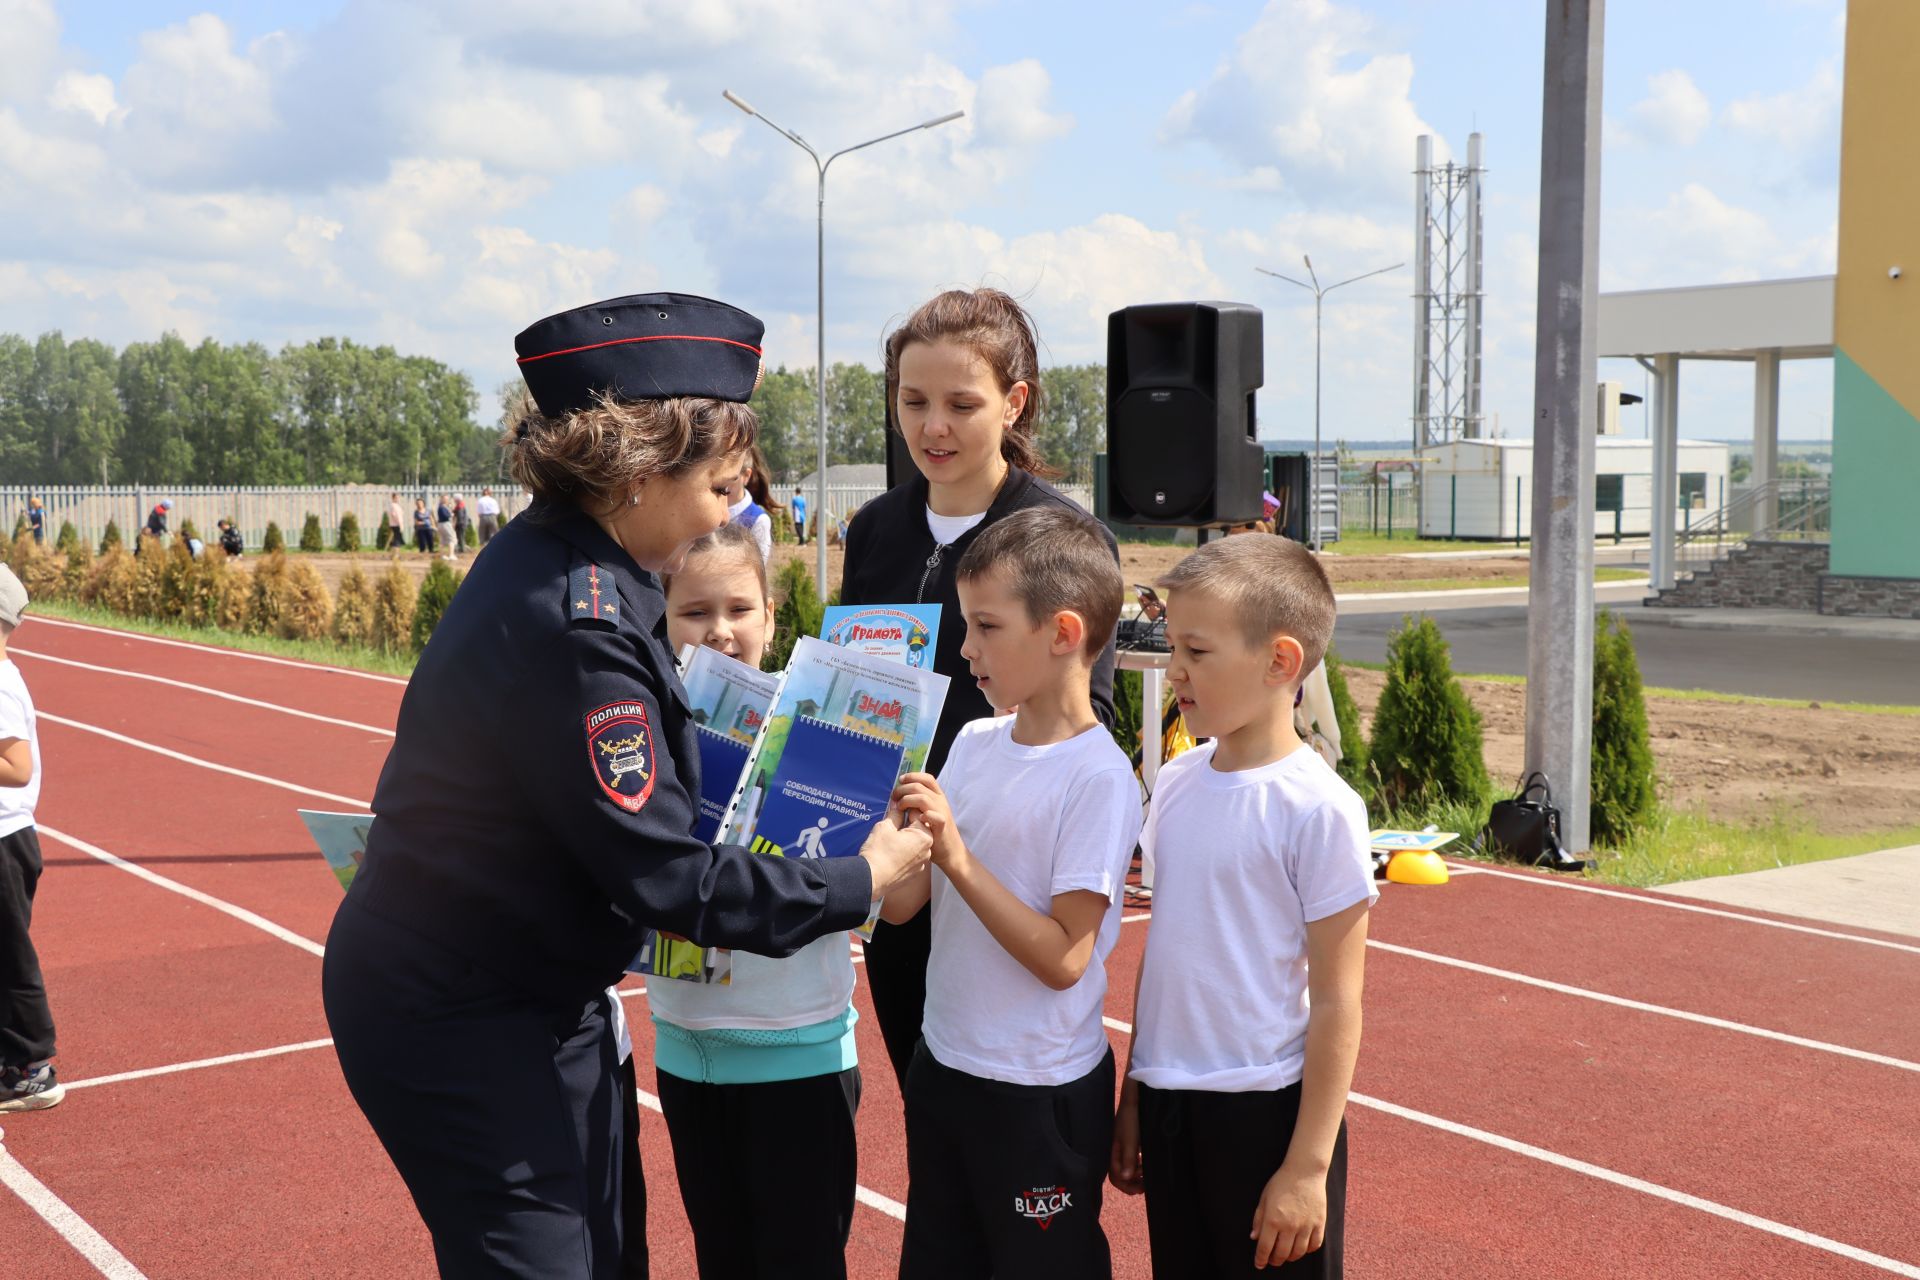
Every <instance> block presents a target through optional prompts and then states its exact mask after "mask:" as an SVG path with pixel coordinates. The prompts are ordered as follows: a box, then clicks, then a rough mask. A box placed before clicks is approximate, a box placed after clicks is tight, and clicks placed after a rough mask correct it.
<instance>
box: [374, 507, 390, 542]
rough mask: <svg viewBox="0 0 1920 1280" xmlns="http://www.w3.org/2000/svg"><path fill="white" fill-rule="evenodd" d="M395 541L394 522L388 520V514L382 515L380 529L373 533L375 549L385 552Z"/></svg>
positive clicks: (383, 513)
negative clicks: (388, 545) (389, 544)
mask: <svg viewBox="0 0 1920 1280" xmlns="http://www.w3.org/2000/svg"><path fill="white" fill-rule="evenodd" d="M392 541H393V522H392V521H390V520H388V519H387V513H386V512H384V511H382V512H381V513H380V527H379V528H378V529H375V530H374V531H373V549H374V550H375V551H385V550H386V549H387V544H388V543H390V542H392Z"/></svg>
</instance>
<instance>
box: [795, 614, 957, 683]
mask: <svg viewBox="0 0 1920 1280" xmlns="http://www.w3.org/2000/svg"><path fill="white" fill-rule="evenodd" d="M939 635H940V606H939V605H937V604H836V605H829V606H828V608H827V611H826V613H825V614H824V615H822V617H821V620H820V638H821V639H822V640H825V641H826V642H827V643H828V644H831V645H838V646H839V647H840V648H842V649H852V650H855V651H856V652H859V653H870V654H872V655H874V656H875V657H878V658H892V659H894V660H895V661H898V662H904V663H906V664H907V665H908V666H910V667H918V668H920V669H921V670H926V671H930V670H932V669H933V646H934V641H935V640H936V639H937V638H938V637H939Z"/></svg>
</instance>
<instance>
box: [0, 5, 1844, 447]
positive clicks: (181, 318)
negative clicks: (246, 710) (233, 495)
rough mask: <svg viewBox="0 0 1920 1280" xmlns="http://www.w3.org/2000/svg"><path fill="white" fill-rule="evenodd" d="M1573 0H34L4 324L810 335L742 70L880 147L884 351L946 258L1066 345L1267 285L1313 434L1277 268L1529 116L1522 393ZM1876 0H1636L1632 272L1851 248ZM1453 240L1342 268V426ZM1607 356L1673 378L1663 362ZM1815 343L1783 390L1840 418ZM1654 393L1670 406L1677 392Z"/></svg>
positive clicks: (1380, 234) (1268, 408)
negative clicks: (1447, 152) (1413, 262)
mask: <svg viewBox="0 0 1920 1280" xmlns="http://www.w3.org/2000/svg"><path fill="white" fill-rule="evenodd" d="M1542 12H1543V6H1542V4H1541V3H1538V2H1537V0H1454V2H1452V3H1441V2H1440V0H1346V2H1343V3H1334V2H1332V0H1273V2H1272V3H1268V4H1259V3H1233V4H1228V3H1219V4H1193V5H1187V6H1180V5H1177V4H1099V5H1095V4H1083V3H1056V4H1045V5H1035V4H1016V3H991V2H988V0H975V2H971V3H945V2H939V0H934V2H928V0H923V2H922V3H917V4H912V5H906V4H891V3H885V2H875V3H859V4H854V3H846V2H842V0H702V2H701V3H698V4H694V5H687V4H683V3H655V2H653V0H648V2H646V3H634V2H621V0H547V3H544V4H541V5H538V6H529V5H525V4H520V3H515V2H513V0H465V2H464V3H456V2H454V0H381V2H379V3H373V2H371V0H366V2H363V0H351V2H348V3H337V4H326V3H306V4H287V3H213V4H206V3H202V4H177V3H172V0H143V2H142V3H105V2H100V3H83V2H78V0H75V2H70V3H54V2H53V0H0V65H5V66H8V67H9V68H10V69H12V71H13V74H10V75H9V77H8V78H7V81H6V82H5V83H4V84H0V330H5V331H13V332H23V333H28V334H35V333H39V332H41V331H43V330H46V329H50V328H59V329H62V330H64V331H65V332H67V333H68V334H69V335H70V336H74V335H81V334H87V335H92V336H97V337H100V338H103V339H106V340H108V341H111V342H115V343H125V342H129V341H134V340H138V339H143V338H149V337H152V336H154V335H155V334H157V333H158V332H160V331H162V330H164V329H167V328H174V329H178V330H179V331H180V332H181V333H182V334H183V335H185V336H186V337H188V338H189V339H194V340H197V339H198V338H200V337H203V336H206V335H213V336H216V337H218V338H220V339H221V340H223V341H241V340H258V341H261V342H264V343H267V344H269V345H278V344H279V343H282V342H285V341H298V340H302V339H305V338H308V337H312V336H315V335H318V334H323V333H341V334H346V335H349V336H352V337H354V338H355V339H357V340H361V341H367V342H391V343H393V344H394V345H396V346H398V347H401V348H402V349H404V350H410V351H420V352H424V353H427V354H431V355H434V356H437V357H439V358H441V359H445V360H447V361H449V362H451V363H454V364H456V365H457V366H459V367H461V368H463V369H466V370H468V371H469V372H470V373H472V375H473V376H474V378H475V381H476V383H477V384H478V385H479V386H481V387H482V388H483V389H484V390H486V391H487V392H488V393H489V394H488V397H487V400H488V403H487V404H486V405H485V406H484V407H483V413H488V414H490V413H491V412H492V403H491V391H492V389H493V388H494V387H496V386H498V385H499V384H500V383H501V382H502V381H504V380H505V379H507V378H510V377H511V376H513V365H512V358H511V340H512V336H513V334H514V332H516V331H517V330H518V329H519V328H521V327H522V326H524V325H525V324H526V323H528V322H529V321H531V320H533V319H535V318H537V317H539V316H540V315H543V314H546V313H547V312H550V311H553V310H557V309H560V308H563V307H566V306H571V305H575V304H578V303H582V302H587V301H591V300H593V299H595V298H599V297H605V296H610V295H614V294H619V293H628V292H636V291H643V290H649V289H656V288H674V289H682V290H687V291H692V292H703V293H710V294H713V295H715V296H719V297H723V298H725V299H727V300H728V301H731V302H735V303H738V304H740V305H742V306H745V307H747V308H748V309H750V310H752V311H754V312H756V313H757V314H759V315H761V316H762V317H764V318H765V319H766V320H767V323H768V343H769V358H770V359H771V360H773V361H774V362H776V363H779V362H784V363H787V364H790V365H804V364H811V363H812V360H813V350H814V321H813V314H814V260H813V235H814V227H813V194H814V191H813V187H814V180H813V172H812V168H811V165H810V163H809V162H808V161H807V160H806V159H805V157H804V156H802V155H801V154H800V153H799V152H798V150H797V149H796V148H794V147H793V146H792V145H791V144H790V143H788V142H786V141H784V140H782V139H781V138H779V137H778V136H776V135H775V134H773V133H772V132H771V131H770V130H768V129H767V128H765V126H764V125H763V124H761V123H760V122H758V121H754V120H750V119H748V118H747V117H745V116H743V115H741V114H740V113H739V112H737V111H735V110H734V109H733V108H732V107H731V106H729V105H728V104H726V103H725V102H724V101H722V99H721V97H720V90H721V89H722V88H723V87H731V88H732V89H734V90H735V91H736V92H737V93H739V94H740V95H741V96H742V97H744V98H746V99H747V100H748V101H749V102H751V103H753V104H754V105H755V106H756V107H757V108H759V109H760V110H762V111H764V112H766V113H767V115H769V116H770V117H772V118H774V119H777V120H779V121H780V122H781V123H782V124H784V125H786V126H787V127H789V128H791V129H794V130H796V131H798V132H800V133H802V134H805V135H806V136H807V137H808V138H809V139H810V140H812V141H814V142H816V143H819V144H821V145H822V146H823V147H825V148H828V149H831V148H836V147H839V146H844V145H847V144H848V143H851V142H855V141H859V140H861V139H863V138H867V137H871V136H873V135H874V134H877V133H882V132H886V131H887V130H890V129H893V128H897V127H901V126H903V125H908V124H911V123H914V122H916V121H918V120H921V119H925V118H928V117H931V116H934V115H939V114H942V113H944V112H946V111H948V110H953V109H956V108H958V109H965V110H966V111H967V112H968V115H967V118H966V119H965V120H964V121H962V122H960V123H957V124H953V125H948V126H945V127H943V128H942V129H939V130H935V131H931V132H927V133H921V134H914V135H911V136H910V137H908V138H905V139H901V140H898V141H894V142H889V143H885V144H882V145H881V146H879V147H876V148H874V149H872V150H871V151H867V152H863V153H860V154H858V155H856V156H851V157H848V158H847V159H845V160H842V161H840V162H839V163H837V164H836V165H835V166H834V169H833V172H832V174H831V177H830V179H829V186H828V197H827V199H828V238H827V250H828V278H827V297H828V326H827V338H828V358H829V359H830V360H864V361H866V362H868V363H870V364H871V363H876V362H877V352H878V348H879V344H880V341H881V338H882V337H883V335H884V333H885V331H886V329H887V327H888V326H889V324H890V322H892V321H894V320H896V319H897V318H899V317H900V316H901V315H903V314H904V313H905V312H906V311H907V310H909V309H911V308H912V307H913V306H914V305H915V304H916V303H917V302H919V301H920V300H921V299H923V298H924V297H925V296H927V295H928V294H929V293H930V292H932V291H934V290H936V289H938V288H942V287H947V286H951V285H956V284H957V285H968V284H975V283H980V282H990V283H994V284H999V285H1002V286H1004V287H1007V288H1009V289H1011V290H1012V291H1014V292H1015V293H1018V294H1020V295H1022V296H1023V297H1025V298H1026V299H1027V300H1028V302H1029V305H1030V306H1031V307H1032V309H1033V311H1034V312H1035V314H1036V316H1037V317H1038V320H1039V324H1040V328H1041V333H1042V336H1043V338H1044V339H1045V341H1046V343H1047V346H1048V349H1049V352H1050V354H1051V357H1052V358H1053V359H1054V360H1058V361H1081V360H1090V359H1100V358H1102V355H1103V352H1102V344H1103V342H1104V317H1105V315H1106V314H1107V313H1108V312H1109V311H1111V310H1112V309H1114V308H1115V307H1118V306H1124V305H1127V304H1129V303H1135V302H1146V301H1157V300H1164V299H1168V298H1200V297H1221V298H1232V299H1236V300H1242V301H1248V302H1253V303H1255V304H1257V305H1260V306H1262V307H1263V308H1265V310H1266V354H1267V365H1266V387H1265V389H1264V390H1263V392H1262V393H1261V398H1260V408H1259V412H1260V416H1261V426H1262V431H1263V434H1266V435H1269V436H1286V437H1294V438H1298V437H1299V436H1302V435H1305V434H1308V433H1310V431H1311V422H1312V418H1311V414H1312V391H1313V382H1312V379H1313V374H1312V308H1311V301H1310V299H1308V298H1307V297H1306V295H1304V294H1300V293H1299V292H1298V291H1296V290H1293V289H1292V288H1290V287H1289V286H1287V285H1285V284H1282V283H1280V282H1278V281H1272V280H1269V279H1268V278H1266V277H1264V276H1260V275H1258V274H1256V273H1255V272H1254V270H1253V268H1254V267H1255V266H1256V265H1263V266H1269V267H1273V268H1276V269H1278V270H1281V271H1285V272H1287V273H1288V274H1295V271H1294V268H1296V267H1297V266H1298V264H1299V261H1300V255H1301V253H1303V252H1307V253H1311V254H1312V255H1313V256H1314V262H1315V265H1316V267H1319V268H1320V269H1321V270H1322V272H1323V274H1324V275H1342V276H1344V275H1351V274H1357V273H1359V272H1362V271H1366V270H1370V269H1372V268H1374V267H1377V266H1385V265H1388V264H1391V263H1394V262H1397V261H1403V260H1406V259H1409V258H1410V257H1411V256H1412V245H1411V241H1412V222H1413V219H1412V216H1411V215H1412V209H1411V201H1412V187H1411V184H1412V179H1411V177H1410V174H1409V171H1410V170H1411V168H1412V163H1413V147H1414V137H1415V135H1416V134H1417V133H1419V132H1421V131H1422V130H1423V129H1425V130H1431V131H1432V132H1434V133H1436V134H1437V135H1439V136H1440V137H1441V138H1443V139H1444V140H1445V143H1446V144H1450V145H1451V147H1452V148H1453V150H1454V151H1455V152H1457V153H1464V151H1465V146H1466V137H1467V134H1468V132H1469V131H1470V130H1471V129H1473V128H1475V127H1478V128H1479V129H1480V130H1482V131H1483V132H1484V133H1485V135H1486V148H1487V162H1488V166H1489V169H1490V173H1489V175H1488V181H1487V188H1486V190H1487V203H1486V211H1487V228H1486V245H1487V259H1488V261H1487V290H1488V300H1487V306H1486V317H1487V318H1486V325H1487V364H1486V384H1487V386H1486V408H1487V410H1488V412H1489V414H1497V415H1498V418H1499V422H1500V425H1501V428H1502V429H1503V430H1504V431H1505V432H1506V433H1507V434H1524V432H1525V430H1526V428H1527V423H1528V420H1529V417H1530V412H1531V398H1532V371H1531V362H1532V341H1533V337H1532V330H1533V308H1534V297H1533V281H1534V275H1533V254H1534V242H1535V237H1536V234H1537V213H1536V209H1537V201H1536V194H1537V184H1538V149H1539V132H1538V129H1539V124H1538V121H1539V109H1540V74H1541V73H1540V64H1541V42H1542V22H1543V20H1542ZM1843 20H1844V5H1843V4H1842V3H1841V2H1840V0H1695V2H1691V3H1688V4H1683V5H1676V4H1673V3H1671V2H1670V0H1668V2H1667V3H1654V2H1653V0H1613V3H1611V4H1610V5H1609V6H1608V29H1607V47H1606V86H1605V92H1606V107H1605V113H1606V147H1605V150H1604V156H1603V221H1602V247H1601V280H1602V285H1603V287H1607V288H1643V287H1651V286H1656V285H1663V284H1697V283H1705V282H1712V281H1721V280H1737V279H1754V278H1764V277H1772V276H1791V275H1804V274H1813V273H1818V272H1826V271H1831V270H1832V268H1833V258H1834V224H1835V213H1836V202H1837V163H1838V162H1837V155H1838V137H1839V110H1838V108H1839V80H1840V70H1841V67H1840V51H1841V40H1842V22H1843ZM1410 281H1411V275H1410V272H1407V271H1401V272H1396V273H1391V274H1388V275H1386V276H1383V277H1380V278H1379V279H1377V280H1374V281H1369V282H1366V283H1364V284H1360V285H1355V286H1354V287H1353V288H1351V289H1350V290H1346V291H1343V292H1342V293H1340V294H1336V295H1334V297H1333V298H1332V299H1330V302H1329V308H1328V313H1327V326H1326V367H1325V410H1324V417H1325V423H1326V434H1327V435H1328V437H1329V438H1333V437H1345V438H1349V439H1379V438H1388V439H1391V438H1398V437H1401V436H1403V435H1405V433H1406V431H1407V414H1408V408H1409V399H1410V390H1409V389H1410V383H1411V373H1410V360H1411V327H1412V308H1411V304H1410V302H1409V300H1408V293H1409V290H1410V287H1411V285H1410ZM1602 372H1603V376H1611V377H1619V378H1621V379H1622V380H1623V381H1625V382H1626V383H1627V385H1628V386H1629V388H1630V389H1637V387H1638V385H1639V382H1640V376H1641V375H1640V371H1639V370H1638V369H1637V367H1635V366H1633V365H1631V364H1630V363H1622V364H1619V365H1610V366H1609V367H1606V368H1604V369H1603V371H1602ZM1830 387H1831V379H1830V371H1829V369H1828V368H1827V366H1826V365H1825V363H1824V362H1808V363H1805V364H1794V365H1789V366H1788V368H1787V370H1786V372H1785V376H1784V378H1783V389H1782V424H1781V425H1782V434H1783V436H1785V437H1787V438H1792V439H1814V438H1822V437H1824V436H1825V435H1826V434H1827V433H1828V425H1827V422H1828V413H1829V410H1830V396H1831V391H1830ZM1750 394H1751V387H1750V374H1749V373H1748V371H1747V370H1746V368H1745V367H1744V366H1724V367H1715V366H1708V365H1690V366H1689V367H1688V370H1687V373H1686V376H1685V377H1683V379H1682V414H1683V420H1684V421H1685V424H1686V430H1687V433H1688V434H1689V435H1695V436H1715V437H1735V438H1738V437H1744V436H1745V435H1747V434H1748V432H1749V430H1750V427H1751V409H1750ZM1637 412H1638V411H1635V410H1629V411H1628V415H1629V416H1628V419H1627V422H1628V430H1630V431H1634V430H1637V429H1638V428H1639V424H1640V419H1639V418H1638V417H1637V416H1636V415H1637Z"/></svg>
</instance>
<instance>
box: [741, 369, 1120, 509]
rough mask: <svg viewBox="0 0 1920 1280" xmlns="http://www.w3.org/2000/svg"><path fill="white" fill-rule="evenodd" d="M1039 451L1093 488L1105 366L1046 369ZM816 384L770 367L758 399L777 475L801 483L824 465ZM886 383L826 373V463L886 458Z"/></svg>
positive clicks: (876, 374)
mask: <svg viewBox="0 0 1920 1280" xmlns="http://www.w3.org/2000/svg"><path fill="white" fill-rule="evenodd" d="M1040 384H1041V387H1042V394H1041V398H1040V411H1039V416H1038V418H1037V420H1036V421H1035V424H1034V437H1035V443H1036V444H1037V445H1038V446H1039V449H1040V453H1041V454H1042V456H1044V457H1045V458H1046V459H1047V462H1048V464H1049V465H1051V466H1052V467H1053V468H1054V469H1055V470H1056V471H1058V472H1060V476H1061V481H1062V483H1065V484H1091V483H1093V455H1094V454H1096V453H1098V452H1100V451H1101V450H1103V449H1105V448H1106V442H1107V369H1106V366H1105V365H1100V364H1077V365H1055V366H1053V367H1052V368H1049V369H1044V370H1042V371H1041V375H1040ZM818 395H819V391H818V384H817V383H816V382H815V381H814V372H813V370H812V369H788V368H786V367H785V366H784V365H783V366H781V367H780V368H777V369H770V370H768V371H767V375H766V377H765V378H764V379H762V380H761V383H760V389H759V390H758V391H756V392H754V394H753V407H754V409H755V410H756V411H757V412H758V413H759V416H760V449H761V452H763V453H764V454H765V455H766V458H767V467H768V469H769V470H770V471H772V472H773V474H774V475H775V476H776V477H779V478H782V479H798V478H800V477H801V476H803V475H805V474H807V473H809V472H811V471H812V470H813V469H814V467H815V465H816V463H817V460H818V449H819V444H818V441H819V402H818V398H817V397H818ZM886 398H887V384H886V378H885V376H884V375H883V374H882V373H881V372H880V371H879V370H877V369H869V368H867V367H866V366H865V365H859V364H835V365H833V366H831V367H830V368H829V369H828V371H827V461H828V463H829V464H830V465H838V464H841V463H871V462H885V461H886V460H887V452H886V449H887V415H886Z"/></svg>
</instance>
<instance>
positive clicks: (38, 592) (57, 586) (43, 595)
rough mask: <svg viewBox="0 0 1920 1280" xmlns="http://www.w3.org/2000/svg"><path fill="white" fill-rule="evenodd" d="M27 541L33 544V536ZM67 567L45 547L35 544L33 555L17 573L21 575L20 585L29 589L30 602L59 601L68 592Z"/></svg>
mask: <svg viewBox="0 0 1920 1280" xmlns="http://www.w3.org/2000/svg"><path fill="white" fill-rule="evenodd" d="M27 541H28V542H29V543H32V542H33V535H32V534H31V533H29V534H28V535H27ZM64 567H65V566H63V565H62V564H61V563H60V558H59V557H58V556H56V555H54V554H53V552H51V551H48V550H47V549H46V548H45V547H43V546H40V545H38V544H35V545H34V546H33V550H32V552H31V554H29V555H28V556H27V558H26V560H25V562H24V563H22V565H21V566H20V568H19V569H18V570H16V572H17V573H18V574H19V575H20V585H21V586H23V587H25V588H26V589H27V599H28V600H30V601H31V600H58V599H60V598H61V597H62V595H63V594H64V593H65V590H66V580H65V577H64V575H63V573H62V570H63V569H64Z"/></svg>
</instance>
